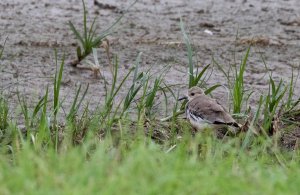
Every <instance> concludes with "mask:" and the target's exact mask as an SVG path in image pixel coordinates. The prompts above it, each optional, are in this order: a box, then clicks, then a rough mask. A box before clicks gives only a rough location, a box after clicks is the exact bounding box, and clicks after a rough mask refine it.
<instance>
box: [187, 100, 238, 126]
mask: <svg viewBox="0 0 300 195" xmlns="http://www.w3.org/2000/svg"><path fill="white" fill-rule="evenodd" d="M187 106H188V108H187V111H188V112H189V113H190V114H191V115H192V116H193V117H195V118H201V119H202V120H205V121H207V122H209V123H212V124H227V125H234V126H236V122H235V120H234V119H233V118H232V117H231V115H230V114H229V113H228V112H226V110H225V109H224V108H223V107H222V106H221V105H220V104H218V103H217V102H216V100H214V99H212V98H210V97H208V96H205V95H203V96H199V97H196V98H194V99H193V100H191V101H190V102H189V103H188V105H187Z"/></svg>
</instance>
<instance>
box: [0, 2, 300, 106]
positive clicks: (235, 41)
mask: <svg viewBox="0 0 300 195" xmlns="http://www.w3.org/2000/svg"><path fill="white" fill-rule="evenodd" d="M86 2H87V9H88V12H89V19H90V20H91V19H93V18H94V17H97V25H98V27H99V32H101V31H104V30H105V29H106V28H107V27H109V26H110V24H112V23H113V22H114V21H115V20H116V19H117V18H118V17H119V16H121V15H122V14H123V13H125V15H124V17H123V19H122V20H121V21H120V23H119V24H118V25H117V26H116V27H115V28H114V31H113V33H112V34H111V35H110V36H108V40H109V41H110V43H111V52H112V53H113V54H117V55H118V56H119V59H120V66H121V69H120V72H121V75H124V74H125V73H126V72H127V71H128V68H129V67H131V66H133V63H134V61H135V59H136V56H137V55H138V53H139V52H143V54H142V62H141V64H142V67H143V68H144V69H147V68H149V67H150V66H153V69H152V71H154V72H155V71H158V72H159V71H160V70H161V69H162V68H163V67H165V66H167V65H169V66H171V68H170V71H169V72H168V73H167V76H166V80H165V82H166V83H168V84H180V85H178V86H176V87H174V89H175V90H177V89H180V90H181V93H184V92H185V89H186V86H187V85H185V83H187V52H186V47H185V45H184V44H183V37H182V33H181V31H180V27H179V23H180V22H179V21H180V16H181V17H182V18H183V20H184V22H185V26H186V30H187V31H188V33H189V34H190V36H191V39H192V43H193V47H194V49H195V51H196V54H197V57H196V58H195V59H196V60H197V64H198V65H199V67H200V68H201V67H203V66H204V65H207V64H210V63H211V64H212V57H214V58H215V59H216V60H217V61H218V62H219V63H220V64H223V66H224V67H225V69H227V68H228V67H229V66H230V65H232V64H235V63H239V62H240V60H241V57H242V55H244V54H245V52H246V49H247V47H248V46H249V44H250V42H252V43H254V46H253V47H252V50H251V55H250V57H249V63H248V66H247V72H246V79H245V80H246V84H247V87H248V88H251V89H254V90H255V95H254V96H253V100H252V102H251V104H252V105H253V106H255V100H256V99H257V97H259V94H260V93H262V92H264V91H265V90H266V89H267V87H268V86H267V83H268V77H267V76H266V73H267V70H266V68H265V66H264V63H263V60H262V59H264V60H265V61H266V63H267V66H268V68H269V69H270V70H272V71H273V76H274V78H275V79H276V80H279V79H280V78H282V79H284V80H285V81H288V80H289V78H290V77H291V73H292V68H294V69H295V70H296V69H298V67H299V64H300V14H299V13H300V1H299V0H282V1H277V0H263V1H262V0H205V1H204V0H203V1H196V0H172V1H166V0H139V1H138V2H137V3H136V4H135V5H134V6H132V7H131V8H129V10H128V11H127V12H126V11H125V10H126V9H127V8H128V6H129V5H130V4H131V3H132V1H131V0H118V1H116V0H98V1H94V0H86ZM82 15H83V11H82V4H81V0H39V1H37V0H13V1H11V0H1V1H0V24H1V25H0V36H1V39H0V40H1V42H0V43H1V44H2V45H3V42H4V40H5V37H8V38H7V42H6V46H5V50H4V56H3V59H2V61H1V62H0V64H1V67H0V75H1V76H0V89H1V91H2V92H3V93H4V94H5V95H6V96H8V97H9V102H10V106H11V107H12V108H13V109H15V108H17V106H16V105H17V102H16V100H17V92H18V91H19V92H20V93H21V94H22V95H24V96H26V97H27V99H28V100H29V101H30V102H37V101H38V98H39V97H41V96H42V95H43V94H44V93H45V89H46V86H47V85H50V86H51V83H52V82H53V76H54V73H55V63H54V48H57V49H58V52H59V56H60V58H61V56H62V54H63V53H65V55H66V61H67V62H70V61H72V60H73V59H75V56H76V44H77V41H76V39H75V37H74V35H73V34H72V32H71V30H70V29H69V26H68V25H67V23H68V21H72V22H73V23H74V25H75V26H76V27H80V26H82V24H83V22H82ZM90 20H89V21H90ZM98 56H99V60H100V64H101V66H103V67H102V69H101V72H102V73H103V74H104V75H105V76H106V77H107V79H108V80H109V77H110V74H109V67H108V60H107V57H106V55H105V52H104V49H103V48H100V49H98ZM91 59H92V58H91ZM235 59H236V60H235ZM81 65H82V66H86V65H87V63H86V62H83V63H82V64H81ZM120 77H122V76H120ZM88 83H89V84H90V88H89V91H88V95H87V97H88V98H87V100H88V101H89V102H90V107H91V108H95V107H96V106H97V105H98V104H99V103H100V102H101V101H102V100H103V98H104V97H103V96H104V84H103V80H101V79H99V78H95V77H94V76H93V73H92V72H91V71H89V70H82V69H78V68H74V67H72V66H70V65H66V66H65V69H64V78H63V86H62V91H61V97H63V99H64V102H63V106H64V107H65V108H68V107H69V105H70V103H71V101H72V98H73V97H74V95H75V90H76V88H77V87H78V86H79V85H80V84H82V85H83V86H86V85H87V84H88ZM217 83H221V84H223V85H225V86H226V82H225V77H224V76H223V75H222V73H221V72H220V71H217V70H216V68H214V71H213V74H212V75H211V78H210V80H209V81H208V85H213V84H217ZM297 84H300V83H299V81H297ZM299 90H300V87H296V92H297V93H298V92H299ZM225 92H226V90H225V89H224V88H220V89H219V90H218V91H216V92H215V93H214V96H215V97H216V98H219V99H220V100H221V101H223V102H226V98H222V97H224V95H223V94H224V93H225ZM296 95H297V94H296ZM120 98H122V97H120Z"/></svg>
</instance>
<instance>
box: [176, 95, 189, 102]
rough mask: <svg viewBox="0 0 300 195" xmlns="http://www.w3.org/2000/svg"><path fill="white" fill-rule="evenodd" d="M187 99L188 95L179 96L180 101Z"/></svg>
mask: <svg viewBox="0 0 300 195" xmlns="http://www.w3.org/2000/svg"><path fill="white" fill-rule="evenodd" d="M187 99H188V97H187V96H183V97H180V98H178V101H182V100H187Z"/></svg>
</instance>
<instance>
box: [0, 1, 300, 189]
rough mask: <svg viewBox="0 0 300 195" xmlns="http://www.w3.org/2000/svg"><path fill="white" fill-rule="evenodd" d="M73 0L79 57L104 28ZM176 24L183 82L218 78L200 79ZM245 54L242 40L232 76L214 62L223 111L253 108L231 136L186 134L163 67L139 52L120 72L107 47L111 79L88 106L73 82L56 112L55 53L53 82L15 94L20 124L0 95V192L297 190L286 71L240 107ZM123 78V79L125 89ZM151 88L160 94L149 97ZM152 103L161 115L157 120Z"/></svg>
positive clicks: (293, 108) (203, 71) (246, 94)
mask: <svg viewBox="0 0 300 195" xmlns="http://www.w3.org/2000/svg"><path fill="white" fill-rule="evenodd" d="M82 2H83V7H84V33H83V35H81V34H80V33H79V32H78V31H77V30H76V29H75V27H74V25H73V24H72V23H71V22H70V27H71V28H72V30H73V32H74V34H75V35H76V37H77V39H78V40H80V43H81V46H80V47H78V49H77V51H78V53H77V54H78V60H79V61H80V60H82V59H83V58H84V57H85V56H86V55H88V54H89V53H91V52H92V48H93V47H95V46H97V45H99V44H100V43H101V40H102V38H103V37H104V35H102V36H100V37H98V36H95V28H94V23H95V20H94V21H93V23H92V25H91V27H90V28H89V29H88V27H87V22H86V8H85V4H84V1H82ZM180 27H181V31H182V33H183V38H184V41H185V44H186V47H187V53H188V55H187V56H188V67H187V69H188V74H187V77H188V79H187V85H186V86H187V87H192V86H196V85H198V86H201V87H203V88H205V93H206V94H210V93H211V92H213V91H214V90H215V89H216V88H218V87H219V86H221V85H220V84H218V83H215V85H213V86H208V85H207V80H208V79H209V78H210V77H209V73H208V72H207V71H208V70H209V68H210V65H206V66H204V67H201V68H198V69H196V68H195V64H194V62H193V56H194V54H193V53H194V52H193V48H192V45H191V43H190V39H189V37H188V35H187V33H186V31H185V28H184V25H183V22H182V21H181V23H180ZM105 35H106V34H105ZM2 51H3V50H2ZM2 51H1V52H0V54H2ZM249 53H250V47H249V48H248V49H247V51H246V54H245V56H244V57H243V59H242V62H241V64H240V66H239V67H237V66H235V67H231V69H233V70H234V71H233V73H234V74H233V75H229V74H228V73H227V72H226V71H225V70H224V69H223V68H222V67H221V66H220V65H219V64H218V63H217V62H216V61H214V62H215V64H217V65H218V67H220V70H221V71H222V72H223V73H224V75H225V76H226V78H227V81H228V83H227V86H228V88H229V91H230V98H231V102H232V107H231V110H232V113H233V114H236V115H235V116H236V117H239V116H240V115H246V114H247V115H249V116H252V117H248V118H242V119H241V120H244V121H243V122H244V123H248V126H247V128H246V129H244V131H242V132H240V133H239V134H238V135H236V136H230V135H227V134H226V133H225V134H222V135H219V134H218V136H216V132H213V131H204V132H198V133H193V132H192V127H191V126H190V125H189V123H188V122H187V121H186V120H184V119H181V118H180V117H178V116H179V115H180V114H182V113H183V109H184V106H185V103H186V102H184V103H182V104H181V105H180V103H178V102H177V101H176V100H177V99H178V96H179V93H176V89H175V88H174V87H172V86H169V85H167V84H166V83H165V82H164V80H165V71H167V70H168V69H167V68H166V70H165V71H162V72H160V73H159V74H151V71H152V70H151V69H149V70H147V71H141V69H140V60H141V55H142V53H140V54H139V55H138V56H137V58H136V61H135V63H134V66H133V67H131V68H129V69H128V70H127V71H128V72H127V73H126V74H125V76H124V77H122V78H121V77H120V74H119V71H120V67H119V59H118V56H114V58H113V62H112V67H111V68H112V71H111V74H112V75H111V80H107V78H105V77H102V78H101V79H104V80H105V82H104V85H105V86H104V89H105V99H104V102H103V104H102V105H101V106H100V107H99V108H98V109H97V110H96V111H94V112H90V110H89V105H88V104H83V102H84V100H85V97H86V94H87V93H88V89H89V86H87V87H86V89H85V90H84V91H83V92H82V91H81V90H82V86H81V85H80V86H79V87H78V89H77V90H76V91H74V93H75V94H76V95H75V98H74V100H73V103H72V105H71V107H70V108H69V111H68V112H66V113H65V114H64V115H61V116H60V113H61V112H60V111H61V110H62V104H63V101H62V99H61V98H62V97H61V95H60V90H61V84H62V80H63V77H64V75H63V69H64V66H65V61H64V57H63V58H62V59H59V58H58V55H57V52H55V66H56V72H55V75H54V79H53V86H52V87H51V86H48V87H47V88H46V89H45V94H44V95H43V97H41V98H40V99H39V100H37V103H36V105H35V106H34V107H33V109H31V108H30V107H29V106H28V105H27V101H26V98H24V97H23V96H22V94H18V99H19V106H20V112H21V114H22V120H23V121H24V128H21V127H20V126H18V125H19V123H18V122H19V121H17V120H19V119H18V118H17V116H12V114H14V112H12V111H11V110H10V108H9V106H8V103H7V100H6V99H5V96H0V194H98V193H101V194H194V193H195V194H198V193H200V194H243V193H245V192H246V193H248V194H297V193H298V182H299V178H298V175H299V173H300V169H299V163H300V158H299V157H300V156H299V149H298V147H299V141H298V140H296V141H295V143H294V145H292V146H291V147H289V148H285V147H284V145H283V144H282V143H281V135H282V134H284V133H286V132H287V131H288V130H289V129H290V128H291V127H292V128H300V124H299V122H298V120H297V119H299V118H300V117H299V116H300V111H299V108H298V107H297V106H298V104H299V102H300V99H299V97H295V95H294V85H295V80H294V76H292V78H291V80H290V82H289V83H287V84H286V83H284V81H283V80H280V81H279V82H276V81H275V80H274V79H273V77H272V74H270V75H269V90H268V91H267V92H266V93H263V94H262V95H261V96H260V98H259V101H258V104H257V107H256V109H254V110H250V109H248V108H247V107H248V106H247V104H248V100H249V98H250V96H251V94H252V91H250V90H249V89H246V87H245V86H244V73H245V72H246V71H247V59H248V57H249ZM0 57H1V55H0ZM94 57H95V63H96V64H99V63H97V62H98V61H97V60H98V59H97V56H96V55H94ZM59 60H60V62H59ZM125 82H129V83H131V84H130V87H129V88H128V89H126V87H125V85H124V83H125ZM52 89H53V93H51V94H53V97H51V95H50V90H52ZM121 91H123V92H124V91H125V93H124V94H123V95H120V93H121ZM158 93H162V94H163V97H164V100H157V98H156V97H157V94H158ZM117 96H121V97H123V99H121V100H119V99H118V100H117V98H116V97H117ZM174 100H175V101H174ZM162 102H164V103H165V104H164V105H163V104H162ZM158 109H161V110H162V109H166V113H170V116H169V117H167V119H166V120H159V118H160V117H161V114H160V111H158ZM59 117H61V118H62V120H58V118H59ZM217 133H219V132H217Z"/></svg>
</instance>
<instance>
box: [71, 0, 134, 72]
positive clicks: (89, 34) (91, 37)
mask: <svg viewBox="0 0 300 195" xmlns="http://www.w3.org/2000/svg"><path fill="white" fill-rule="evenodd" d="M136 2H137V1H134V2H133V3H132V4H131V5H130V6H129V7H128V8H127V10H128V9H129V8H130V7H132V6H133V5H134V4H135V3H136ZM82 7H83V27H82V28H83V30H82V31H83V32H82V33H81V32H80V30H79V29H78V28H76V27H75V26H74V24H73V23H72V22H71V21H69V23H68V24H69V27H70V29H71V31H72V32H73V34H74V35H75V38H76V39H77V40H78V41H79V44H80V45H79V46H78V47H77V49H76V53H77V60H76V61H74V62H72V65H73V66H76V65H77V64H78V63H79V62H80V61H82V60H83V59H84V58H85V57H86V56H88V55H89V54H90V53H92V51H93V48H98V47H100V45H101V43H102V42H103V40H104V39H105V37H107V36H108V35H109V34H110V33H111V30H112V29H113V28H114V27H115V26H116V25H117V24H118V22H119V21H120V20H121V19H122V18H123V16H124V14H125V13H124V14H122V15H121V16H120V17H119V18H117V20H116V21H115V22H114V23H113V24H112V25H111V26H109V27H108V28H107V29H106V30H104V31H103V32H102V33H100V34H99V33H97V28H96V25H95V23H96V18H94V20H93V22H92V23H91V25H90V26H88V22H87V13H88V11H87V9H86V5H85V1H84V0H82Z"/></svg>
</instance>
